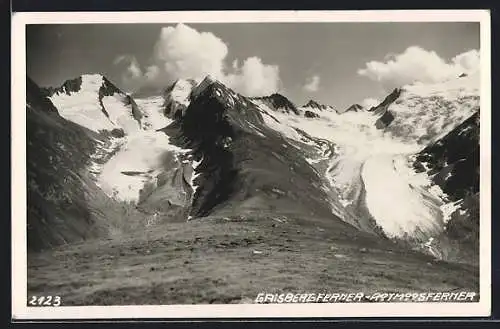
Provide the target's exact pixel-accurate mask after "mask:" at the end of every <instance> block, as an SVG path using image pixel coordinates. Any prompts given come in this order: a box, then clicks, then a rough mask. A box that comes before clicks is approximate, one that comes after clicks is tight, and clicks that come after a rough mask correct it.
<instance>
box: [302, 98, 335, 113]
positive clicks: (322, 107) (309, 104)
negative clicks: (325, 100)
mask: <svg viewBox="0 0 500 329" xmlns="http://www.w3.org/2000/svg"><path fill="white" fill-rule="evenodd" d="M302 109H304V110H305V109H308V110H311V109H312V110H319V111H324V110H328V111H331V110H334V108H333V107H332V106H330V105H325V104H320V103H318V102H316V101H315V100H312V99H311V100H309V102H307V103H306V104H305V105H304V106H302Z"/></svg>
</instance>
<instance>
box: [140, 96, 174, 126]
mask: <svg viewBox="0 0 500 329" xmlns="http://www.w3.org/2000/svg"><path fill="white" fill-rule="evenodd" d="M135 101H136V103H137V106H139V108H140V109H141V110H142V111H143V113H144V114H145V117H144V118H143V120H142V121H143V122H144V126H145V127H144V128H145V129H152V130H157V129H162V128H165V127H166V126H168V125H169V124H170V123H172V121H173V120H172V119H170V118H168V117H167V116H166V115H165V114H164V110H165V105H164V103H165V100H164V98H163V97H161V96H155V97H148V98H138V99H136V100H135Z"/></svg>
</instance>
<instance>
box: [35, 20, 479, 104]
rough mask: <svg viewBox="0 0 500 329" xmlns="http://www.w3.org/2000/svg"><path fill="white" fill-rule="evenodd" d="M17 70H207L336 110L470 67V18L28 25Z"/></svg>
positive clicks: (117, 75) (175, 73)
mask: <svg viewBox="0 0 500 329" xmlns="http://www.w3.org/2000/svg"><path fill="white" fill-rule="evenodd" d="M26 33H27V34H26V56H27V74H28V75H29V76H30V77H31V78H32V79H33V80H34V81H35V82H37V83H38V84H39V85H40V86H59V85H61V84H62V83H63V82H64V81H65V80H67V79H71V78H75V77H77V76H79V75H81V74H86V73H101V74H103V75H105V76H106V77H107V78H108V79H110V80H111V81H113V82H114V83H115V84H116V85H117V86H118V87H120V88H122V89H123V90H125V91H128V92H134V91H137V90H148V89H155V88H164V87H166V86H168V84H170V83H172V82H173V81H175V80H176V79H178V78H193V79H197V80H199V79H201V78H203V77H204V76H206V75H207V74H210V75H212V76H213V77H215V78H217V79H219V80H221V81H222V82H224V83H225V84H226V85H228V86H230V87H232V88H233V89H235V90H236V91H237V92H240V93H242V94H244V95H247V96H262V95H266V94H271V93H273V92H279V93H281V94H283V95H285V96H287V97H288V98H289V99H290V100H291V101H292V102H294V103H295V104H297V105H303V104H305V103H306V102H307V101H308V100H309V99H314V100H316V101H318V102H320V103H323V104H328V105H332V106H334V107H336V108H338V109H339V110H342V109H346V108H347V107H349V106H350V105H352V104H354V103H360V104H362V105H365V106H370V105H372V103H374V102H377V101H380V100H381V99H383V98H384V97H385V95H387V93H388V91H390V90H391V89H392V88H395V87H399V86H401V85H404V84H407V83H411V82H414V81H423V82H434V81H439V80H443V79H447V78H449V77H452V76H455V75H458V74H461V73H463V72H469V71H474V70H477V69H478V67H479V53H478V50H479V23H467V22H443V23H440V22H438V23H436V22H427V23H389V22H383V23H382V22H381V23H359V22H357V23H209V24H182V23H181V24H164V25H163V24H162V25H160V24H87V25H82V24H67V25H30V26H28V27H27V31H26Z"/></svg>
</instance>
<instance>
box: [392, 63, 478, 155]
mask: <svg viewBox="0 0 500 329" xmlns="http://www.w3.org/2000/svg"><path fill="white" fill-rule="evenodd" d="M479 87H480V83H479V74H478V73H476V74H471V75H468V76H463V77H461V78H453V79H450V80H447V81H443V82H438V83H432V84H424V83H414V84H411V85H406V86H404V87H403V88H401V93H400V95H399V96H398V97H397V99H396V100H395V101H394V102H392V103H391V104H388V110H389V111H390V112H391V113H392V114H393V115H394V120H393V122H392V123H391V124H390V125H389V127H388V128H387V132H388V133H390V134H391V135H393V137H395V138H399V139H413V140H416V141H417V142H418V143H419V144H422V145H424V144H428V143H429V142H432V141H435V140H437V139H439V138H440V137H442V136H444V135H446V134H447V133H448V132H450V131H451V130H452V129H453V128H454V127H456V126H457V125H459V124H460V123H461V122H463V121H464V120H465V119H466V118H468V117H470V116H471V115H472V114H473V113H474V112H475V111H476V110H477V109H478V108H479V105H480V104H479V94H480V91H479Z"/></svg>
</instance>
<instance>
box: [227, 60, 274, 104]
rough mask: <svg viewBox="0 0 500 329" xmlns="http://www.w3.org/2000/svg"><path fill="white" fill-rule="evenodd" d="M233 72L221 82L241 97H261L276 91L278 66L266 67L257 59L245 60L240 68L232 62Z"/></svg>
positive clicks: (235, 62)
mask: <svg viewBox="0 0 500 329" xmlns="http://www.w3.org/2000/svg"><path fill="white" fill-rule="evenodd" d="M233 70H234V71H235V73H232V74H228V75H227V76H225V77H224V78H223V81H224V82H225V83H227V84H228V85H229V86H230V87H232V88H234V89H235V90H236V91H238V92H240V93H241V94H243V95H246V96H250V97H252V96H262V95H269V94H272V93H274V92H276V91H277V90H278V87H279V81H280V80H279V68H278V66H276V65H266V64H264V63H262V60H261V59H260V58H258V57H250V58H247V59H246V60H245V61H244V62H243V65H242V66H241V67H238V62H237V61H234V62H233Z"/></svg>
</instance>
